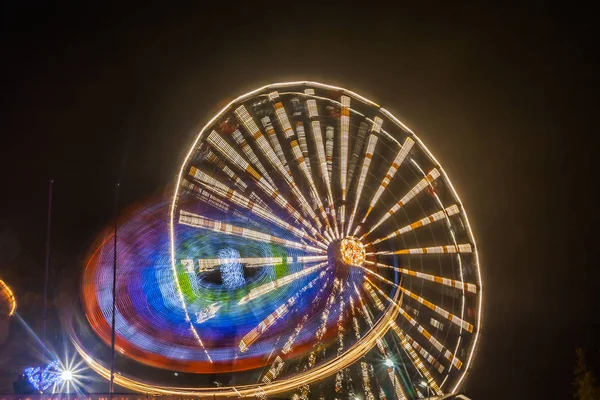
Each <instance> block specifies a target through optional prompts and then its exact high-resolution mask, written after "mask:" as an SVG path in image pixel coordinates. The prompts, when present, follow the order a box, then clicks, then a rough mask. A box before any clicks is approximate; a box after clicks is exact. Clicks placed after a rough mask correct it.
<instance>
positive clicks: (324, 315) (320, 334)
mask: <svg viewBox="0 0 600 400" xmlns="http://www.w3.org/2000/svg"><path fill="white" fill-rule="evenodd" d="M340 287H341V282H340V280H339V279H338V278H336V279H334V281H333V287H332V289H331V293H329V297H327V301H326V303H325V307H324V309H323V313H322V314H321V325H320V326H319V329H317V331H316V333H315V337H316V339H317V340H318V341H319V342H320V341H321V340H322V339H323V336H325V333H326V332H327V323H328V321H329V313H330V312H331V307H332V306H333V304H334V302H335V298H336V297H337V293H336V292H338V291H339V289H340Z"/></svg>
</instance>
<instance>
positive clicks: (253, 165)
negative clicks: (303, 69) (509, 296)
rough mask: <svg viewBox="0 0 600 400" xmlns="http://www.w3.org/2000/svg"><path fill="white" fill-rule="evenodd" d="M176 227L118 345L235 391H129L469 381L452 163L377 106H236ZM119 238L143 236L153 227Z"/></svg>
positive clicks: (210, 130)
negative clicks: (447, 164)
mask: <svg viewBox="0 0 600 400" xmlns="http://www.w3.org/2000/svg"><path fill="white" fill-rule="evenodd" d="M169 215H170V223H169V232H168V233H169V234H168V247H169V248H168V257H166V256H165V257H166V258H167V259H168V260H167V261H168V262H167V263H166V264H167V267H164V265H165V263H157V262H155V263H154V264H153V265H150V263H147V264H148V265H149V266H147V267H145V266H144V268H147V269H148V270H151V273H145V272H143V271H144V270H143V269H141V267H142V266H141V265H139V262H138V263H137V264H136V263H132V264H131V273H126V276H128V277H129V278H128V279H130V280H132V281H133V280H136V282H135V284H132V285H131V289H130V290H129V291H131V292H133V293H132V294H131V296H130V297H131V299H129V298H128V299H127V301H122V304H121V303H119V304H118V308H119V315H118V317H117V346H118V349H119V351H120V352H121V353H122V354H124V355H126V356H128V357H130V358H132V359H134V360H136V361H138V362H141V363H143V364H146V365H148V366H151V367H154V368H159V369H163V370H170V371H178V372H179V373H185V374H195V375H198V376H201V375H206V374H213V375H211V376H219V377H222V376H225V375H226V376H227V380H226V381H225V383H224V384H222V385H218V387H215V386H214V385H211V386H207V385H194V384H188V385H181V384H178V385H175V384H168V383H160V384H157V383H155V382H148V381H147V380H143V379H137V378H133V377H125V376H121V375H119V376H117V377H116V378H115V381H116V382H117V383H118V384H119V385H121V386H124V387H129V388H131V389H135V390H139V391H146V392H152V393H163V394H182V395H184V394H185V395H197V396H213V395H216V396H233V397H237V396H259V397H266V396H271V395H273V394H277V393H287V394H289V397H290V398H296V399H308V398H309V396H310V398H330V396H329V395H328V394H327V393H326V389H324V382H329V383H330V386H331V387H332V390H333V391H334V392H335V396H336V397H337V398H352V399H354V398H357V397H359V398H363V397H364V398H365V399H369V400H372V399H385V398H398V399H413V398H422V397H428V396H431V395H441V394H444V393H453V392H455V391H457V390H458V388H459V387H460V386H461V385H462V384H463V382H464V378H465V376H466V374H467V372H468V370H469V368H470V367H471V364H472V360H473V355H474V352H475V349H476V347H477V340H478V334H479V330H480V324H481V304H482V297H481V296H482V284H481V277H480V270H479V264H478V256H477V248H476V245H475V238H474V237H473V234H472V232H471V229H470V226H469V222H468V219H467V216H466V213H465V209H464V207H463V206H462V204H461V202H460V199H459V198H458V194H457V193H456V191H455V189H454V187H453V186H452V184H451V182H450V180H449V178H448V176H447V175H446V173H445V172H444V170H443V168H442V167H441V166H440V164H439V163H438V162H437V160H436V159H435V158H434V157H433V155H432V154H431V153H430V152H429V150H428V149H427V148H426V147H425V145H424V144H423V143H422V142H421V141H420V140H419V138H418V137H417V136H416V135H415V134H414V133H413V132H412V131H410V130H409V129H408V128H407V127H406V126H405V125H403V124H402V123H401V122H400V121H399V120H398V119H396V118H395V117H394V116H393V115H392V114H391V113H389V112H388V111H387V110H385V109H384V108H381V107H380V106H379V105H377V104H375V103H373V102H371V101H369V100H367V99H365V98H364V97H361V96H360V95H358V94H356V93H353V92H350V91H348V90H345V89H342V88H339V87H333V86H328V85H324V84H320V83H314V82H291V83H282V84H273V85H269V86H265V87H262V88H260V89H257V90H255V91H252V92H250V93H247V94H245V95H243V96H241V97H239V98H237V99H235V100H234V101H232V102H231V103H230V104H229V105H227V106H226V107H225V108H224V109H223V110H222V111H221V112H219V113H218V114H217V115H216V116H215V117H214V118H213V119H212V120H210V122H209V123H208V124H207V125H206V126H205V127H204V128H203V129H202V130H201V132H200V133H199V134H198V136H197V138H196V140H195V141H194V143H193V145H192V146H191V149H190V150H189V152H188V153H187V155H186V157H185V160H184V162H183V164H182V166H181V169H180V172H179V176H178V179H177V182H176V188H175V193H174V196H173V201H172V203H171V204H170V207H169ZM122 229H123V230H124V231H126V233H124V234H122V236H123V235H124V236H128V235H129V234H131V236H132V237H134V236H139V235H144V232H143V229H140V227H139V224H138V225H135V226H134V225H132V226H131V227H128V226H123V227H122ZM127 232H129V233H127ZM157 240H158V239H157ZM146 242H148V241H147V240H146ZM159 247H160V245H159V243H158V242H157V245H156V246H152V248H153V249H158V248H159ZM131 249H132V250H131V251H132V252H133V251H134V250H135V249H137V247H136V245H133V244H132V245H131ZM125 251H128V250H125ZM135 251H137V252H138V253H139V249H137V250H135ZM157 251H158V250H157ZM136 257H137V258H138V259H139V256H136ZM161 257H163V256H161ZM165 257H163V258H165ZM156 258H157V257H154V258H153V259H156ZM158 258H160V257H158ZM92 261H93V262H96V263H97V264H98V265H100V264H101V263H100V261H98V260H92ZM163 261H164V260H163ZM92 264H93V263H92V262H90V263H88V270H89V272H87V271H86V274H87V275H89V279H88V278H86V277H84V279H87V280H88V281H90V282H94V284H93V285H92V284H90V285H88V286H85V285H84V288H83V290H84V293H88V294H89V295H87V294H86V296H84V297H85V298H87V299H94V298H97V299H98V300H97V303H98V304H96V303H93V304H91V303H90V304H91V305H89V304H88V305H86V310H87V311H86V314H87V317H88V320H89V321H90V322H91V324H92V326H93V328H94V329H95V331H96V332H97V333H98V334H99V335H100V336H102V337H103V338H104V339H105V342H107V341H108V337H109V334H108V331H107V329H106V327H107V326H108V325H107V324H106V323H104V322H102V321H103V320H104V319H105V318H106V315H107V313H106V311H100V310H105V309H106V307H107V305H108V304H109V302H108V301H107V300H106V298H105V297H106V296H104V297H103V296H102V295H98V293H105V291H103V290H98V287H99V285H108V282H110V281H109V280H108V279H105V278H107V277H108V275H107V274H108V272H106V273H104V275H105V276H104V278H102V276H101V275H102V273H101V272H98V271H100V269H93V268H91V267H89V265H92ZM121 264H127V263H121ZM127 268H129V267H127ZM106 271H108V270H106ZM87 275H86V276H87ZM132 276H136V278H132ZM138 276H139V277H138ZM94 280H95V281H94ZM140 280H141V283H140V282H139V281H140ZM123 285H126V283H124V284H123ZM124 287H125V286H124ZM123 290H124V291H125V289H123ZM157 299H158V300H157ZM87 301H88V302H91V301H92V300H87ZM93 301H96V300H93ZM103 304H104V305H103ZM103 313H104V314H103ZM92 367H94V369H96V370H97V371H99V372H101V373H103V374H104V375H106V369H102V367H100V366H97V365H92ZM232 376H234V377H235V378H232ZM218 379H221V378H218ZM221 380H223V379H221Z"/></svg>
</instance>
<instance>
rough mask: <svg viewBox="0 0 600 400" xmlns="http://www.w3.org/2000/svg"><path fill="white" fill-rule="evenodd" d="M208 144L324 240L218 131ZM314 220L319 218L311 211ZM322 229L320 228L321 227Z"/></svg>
mask: <svg viewBox="0 0 600 400" xmlns="http://www.w3.org/2000/svg"><path fill="white" fill-rule="evenodd" d="M206 140H207V142H208V143H209V144H210V145H211V146H213V147H215V148H216V149H217V150H218V151H219V152H220V153H221V154H223V156H224V157H225V158H227V159H228V160H229V161H230V162H232V163H233V164H234V165H236V166H237V167H238V168H239V169H241V170H242V171H245V172H247V173H248V174H249V175H250V176H251V177H252V178H253V179H254V180H255V181H256V183H257V184H258V186H259V187H260V188H261V190H262V191H263V192H265V193H266V194H267V195H268V196H270V197H271V198H272V199H273V200H274V201H275V202H276V203H277V204H278V205H279V206H280V207H282V208H283V209H284V210H286V211H287V212H288V213H289V214H290V215H291V216H292V217H294V218H295V219H297V220H298V221H300V223H302V225H304V226H305V227H306V228H308V230H309V231H310V232H311V233H312V234H313V235H315V236H316V237H318V238H322V239H324V238H323V237H322V236H321V235H320V234H319V232H318V231H317V230H316V229H315V228H314V226H313V225H312V224H310V223H309V222H308V221H306V220H305V219H304V217H302V215H301V214H300V213H299V212H298V211H296V210H295V209H294V208H293V207H292V205H291V204H289V203H288V201H287V200H285V199H284V198H283V196H282V195H281V194H280V193H279V191H277V190H275V189H274V188H273V187H272V186H271V185H270V184H269V183H268V182H267V181H266V179H265V178H264V177H262V176H261V175H260V174H259V173H258V172H257V171H256V170H255V169H254V168H252V166H251V165H250V164H248V162H247V161H246V160H244V159H243V157H242V156H240V155H239V153H237V152H236V151H235V150H234V149H233V147H231V146H230V145H229V144H228V143H227V142H226V141H225V140H223V138H222V137H220V136H219V134H218V133H217V132H216V131H214V130H213V131H212V132H211V133H210V134H209V135H208V136H207V138H206ZM310 211H311V213H312V215H313V216H314V218H315V219H316V218H317V216H316V215H315V214H314V212H312V210H310ZM309 215H310V214H309ZM319 228H320V227H319Z"/></svg>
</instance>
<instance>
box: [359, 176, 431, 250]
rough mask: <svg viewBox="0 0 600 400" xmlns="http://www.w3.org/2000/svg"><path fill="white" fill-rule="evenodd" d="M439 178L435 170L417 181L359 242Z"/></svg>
mask: <svg viewBox="0 0 600 400" xmlns="http://www.w3.org/2000/svg"><path fill="white" fill-rule="evenodd" d="M439 176H440V173H439V171H438V170H437V169H435V168H434V169H432V170H431V172H429V174H428V175H427V176H426V177H425V178H423V179H421V180H420V181H419V183H417V184H416V185H415V186H414V187H413V188H412V189H411V190H410V191H409V192H408V193H407V194H406V195H404V197H402V199H400V201H399V202H398V203H396V204H395V205H394V206H393V207H392V208H390V210H389V211H387V212H386V213H385V214H384V215H383V217H381V219H380V220H379V221H378V222H377V223H376V224H375V225H373V226H372V227H371V229H369V231H367V233H365V234H364V235H363V236H362V237H361V240H362V239H364V238H365V237H366V236H367V235H369V234H370V233H371V232H373V231H374V230H375V229H377V227H378V226H379V225H381V224H382V223H383V222H384V221H385V220H387V219H388V218H389V217H391V216H392V215H394V214H395V213H396V212H397V211H398V210H399V209H400V208H402V207H403V206H405V205H406V204H408V202H409V201H411V200H412V199H414V198H415V196H416V195H417V194H419V193H421V191H422V190H423V189H425V188H426V187H427V186H429V184H430V183H431V182H433V181H434V180H435V179H437V178H438V177H439Z"/></svg>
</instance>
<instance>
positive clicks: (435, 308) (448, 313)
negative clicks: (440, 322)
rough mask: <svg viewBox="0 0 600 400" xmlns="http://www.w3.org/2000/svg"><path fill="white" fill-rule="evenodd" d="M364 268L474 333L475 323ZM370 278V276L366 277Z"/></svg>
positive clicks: (365, 269)
mask: <svg viewBox="0 0 600 400" xmlns="http://www.w3.org/2000/svg"><path fill="white" fill-rule="evenodd" d="M362 269H363V270H364V271H366V272H368V273H369V274H371V275H373V276H375V277H376V278H377V279H379V280H381V281H383V282H385V283H387V284H389V285H392V286H394V287H397V288H398V289H400V290H401V291H402V293H404V294H405V295H407V296H409V297H410V298H412V299H413V300H416V301H417V302H419V303H421V304H423V305H424V306H425V307H427V308H429V309H431V310H433V311H435V312H436V313H438V314H439V315H441V316H442V317H444V318H446V319H447V320H449V321H452V322H453V323H455V324H456V325H458V326H460V327H462V328H463V329H466V330H467V331H468V332H469V333H473V325H472V324H470V323H468V322H467V321H464V320H463V319H461V318H459V317H457V316H456V315H454V314H452V313H450V312H448V311H446V310H444V309H443V308H441V307H439V306H437V305H435V304H433V303H432V302H430V301H428V300H426V299H424V298H423V297H421V296H419V295H417V294H415V293H413V292H411V291H410V290H408V289H406V288H404V287H402V286H400V285H398V284H396V283H394V282H392V281H390V280H388V279H386V278H384V277H383V276H381V275H379V274H378V273H376V272H373V271H371V270H370V269H368V268H364V267H362ZM365 279H367V280H368V278H365Z"/></svg>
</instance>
